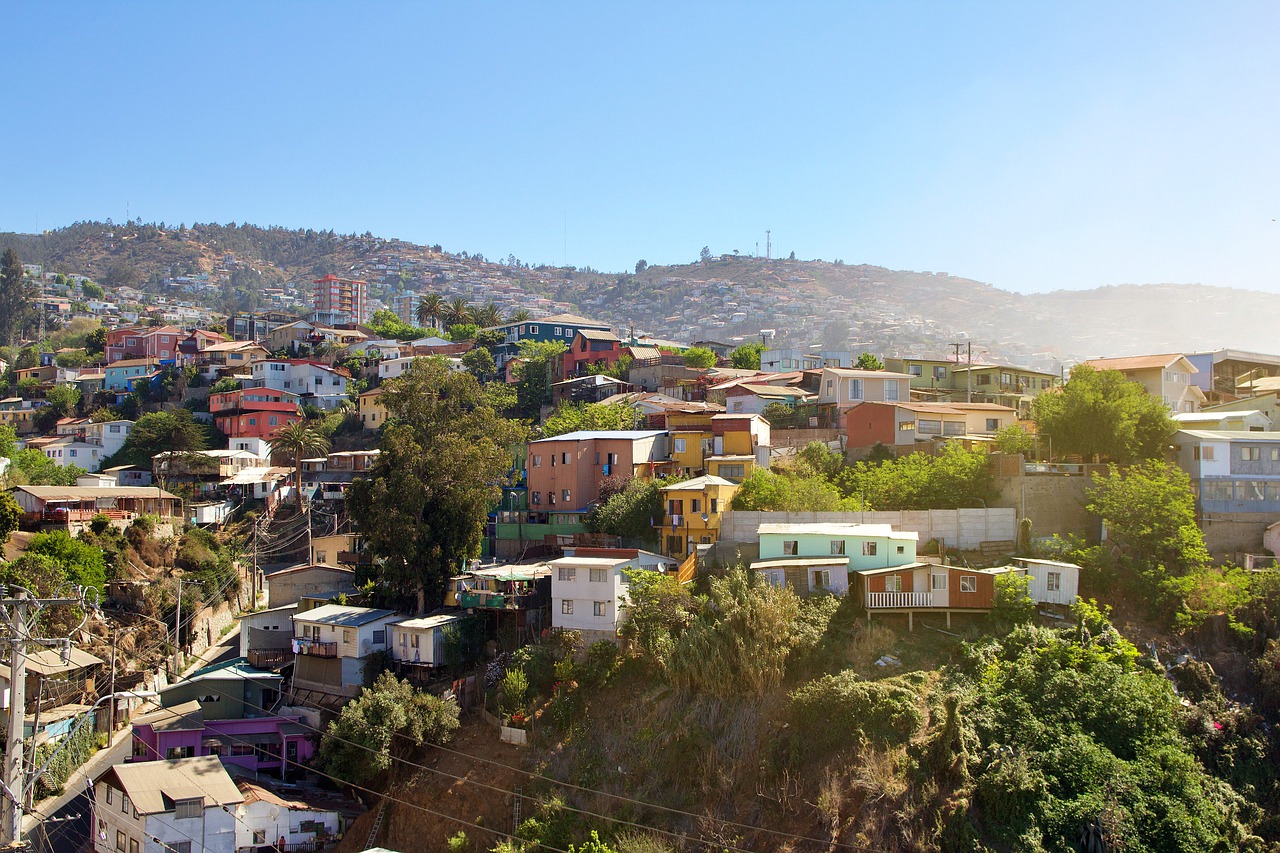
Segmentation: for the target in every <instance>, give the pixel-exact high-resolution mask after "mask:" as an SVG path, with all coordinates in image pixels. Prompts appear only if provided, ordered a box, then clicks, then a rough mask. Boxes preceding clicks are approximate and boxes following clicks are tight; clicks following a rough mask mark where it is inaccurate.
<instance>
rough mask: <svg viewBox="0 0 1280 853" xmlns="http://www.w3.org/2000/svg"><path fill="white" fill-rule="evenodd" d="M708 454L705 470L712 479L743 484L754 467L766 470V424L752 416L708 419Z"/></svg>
mask: <svg viewBox="0 0 1280 853" xmlns="http://www.w3.org/2000/svg"><path fill="white" fill-rule="evenodd" d="M711 432H712V439H711V441H712V446H711V455H710V456H707V457H706V458H705V460H704V461H705V463H706V471H707V473H708V474H710V475H712V476H713V477H720V478H721V479H725V480H732V481H733V482H735V483H740V482H742V480H743V479H745V478H746V477H748V476H750V474H751V472H752V470H754V469H755V468H756V466H758V465H759V466H763V467H765V468H767V467H769V462H768V459H769V422H768V421H767V420H765V419H764V418H763V417H762V416H760V415H754V414H736V413H728V414H719V415H712V416H711Z"/></svg>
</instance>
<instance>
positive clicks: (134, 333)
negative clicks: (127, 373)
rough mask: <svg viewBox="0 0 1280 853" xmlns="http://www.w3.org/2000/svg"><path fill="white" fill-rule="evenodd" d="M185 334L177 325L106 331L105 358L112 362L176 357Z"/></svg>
mask: <svg viewBox="0 0 1280 853" xmlns="http://www.w3.org/2000/svg"><path fill="white" fill-rule="evenodd" d="M186 338H187V334H186V333H185V332H183V331H182V330H181V329H179V328H178V327H177V326H157V327H155V328H145V329H137V328H122V329H109V330H108V331H107V342H106V359H107V363H108V364H113V363H115V362H117V361H121V360H123V359H131V358H155V359H160V360H162V361H168V360H171V359H176V358H177V357H178V345H179V344H181V343H182V342H183V341H184V340H186Z"/></svg>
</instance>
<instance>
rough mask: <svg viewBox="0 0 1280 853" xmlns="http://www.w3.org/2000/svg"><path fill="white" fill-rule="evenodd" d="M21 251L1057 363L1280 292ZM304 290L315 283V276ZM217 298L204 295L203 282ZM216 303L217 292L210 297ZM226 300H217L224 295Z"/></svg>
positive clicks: (386, 258) (1199, 325) (10, 240)
mask: <svg viewBox="0 0 1280 853" xmlns="http://www.w3.org/2000/svg"><path fill="white" fill-rule="evenodd" d="M0 245H15V246H16V247H17V248H18V251H19V253H20V254H21V256H22V258H23V260H24V261H26V262H29V263H40V264H44V265H45V267H46V268H47V269H48V270H50V271H55V272H65V273H82V274H86V275H89V276H92V277H93V278H95V279H97V280H99V281H101V282H103V283H105V284H107V285H108V286H113V285H114V286H120V285H124V284H132V285H139V286H144V287H149V289H160V288H162V287H163V282H164V280H165V279H166V278H169V277H173V276H180V275H198V274H205V275H208V276H209V277H210V279H211V280H212V281H214V282H218V281H223V280H226V281H230V280H231V279H232V276H233V275H234V274H236V271H237V270H238V271H241V272H242V273H243V272H244V271H247V272H248V273H249V276H248V278H247V279H246V278H245V277H244V275H243V274H242V275H241V278H240V279H239V280H240V282H241V283H243V282H244V281H246V280H247V281H249V282H251V286H256V287H266V286H271V285H275V284H279V283H282V282H294V283H298V284H303V285H305V283H306V282H307V281H308V279H309V278H310V277H312V276H315V275H322V274H325V273H338V274H342V275H349V276H353V277H359V278H364V279H366V280H367V281H369V282H370V285H371V292H372V295H373V297H374V298H375V299H380V300H383V301H389V300H390V298H391V297H392V296H393V295H395V294H398V293H402V292H406V291H421V290H431V291H434V292H439V293H442V294H444V295H446V296H453V295H460V296H463V297H465V298H467V299H468V300H470V301H472V302H477V303H480V302H486V301H494V302H496V303H497V304H498V305H499V307H501V308H504V309H505V310H508V311H510V310H514V309H515V308H519V307H529V305H530V301H531V300H532V302H533V304H535V305H536V306H538V307H544V308H546V309H547V310H548V311H549V312H550V311H562V310H563V311H572V312H573V313H579V314H584V315H586V316H591V317H597V318H600V319H603V320H607V321H609V322H611V323H613V324H615V325H616V326H617V327H619V328H622V329H628V328H634V329H636V330H637V331H644V332H648V333H650V334H653V335H656V336H658V337H663V338H671V339H676V340H685V341H693V340H698V339H712V340H722V341H724V342H726V343H732V342H734V341H735V340H743V339H746V340H753V339H755V338H757V337H758V336H759V335H760V333H761V330H768V329H772V330H775V332H776V338H775V340H776V341H777V342H778V345H792V346H808V345H822V346H825V347H827V348H831V349H843V348H852V349H854V350H858V351H862V350H868V351H872V352H877V353H879V354H882V355H899V354H913V355H937V356H941V355H945V354H946V353H948V352H950V351H951V350H950V346H949V344H950V343H951V342H953V341H958V340H972V341H974V344H975V357H981V358H984V359H985V358H988V357H989V358H991V359H995V360H1005V361H1010V362H1013V363H1019V364H1025V365H1027V366H1036V367H1040V368H1042V369H1048V370H1058V369H1059V368H1061V367H1062V366H1063V364H1064V363H1066V364H1070V363H1072V362H1074V361H1076V360H1079V359H1083V358H1089V357H1095V356H1098V355H1101V354H1107V355H1131V354H1137V353H1142V352H1163V351H1170V350H1178V351H1194V350H1200V349H1215V348H1220V347H1225V346H1232V347H1236V348H1240V349H1255V350H1262V351H1266V350H1268V349H1270V348H1272V344H1271V339H1272V335H1271V329H1270V328H1269V327H1268V326H1269V324H1268V322H1267V320H1268V318H1269V317H1273V316H1276V314H1277V313H1280V295H1276V294H1268V293H1260V292H1254V291H1245V290H1239V289H1233V288H1222V287H1213V286H1208V285H1202V284H1146V285H1135V284H1127V285H1120V286H1107V287H1097V288H1093V289H1088V290H1070V291H1066V290H1059V291H1054V292H1051V293H1042V294H1019V293H1013V292H1010V291H1006V290H1001V289H999V288H997V287H994V286H992V285H990V284H986V283H983V282H979V281H974V280H972V279H967V278H963V277H960V276H956V275H951V274H948V273H944V272H915V271H906V270H890V269H887V268H884V267H879V266H873V265H866V264H857V265H855V264H845V263H843V262H840V261H835V262H826V261H820V260H815V261H804V260H790V259H786V260H783V259H764V258H754V257H746V256H741V257H739V256H733V255H729V256H720V257H709V258H706V259H703V260H700V261H696V262H693V263H688V264H676V265H667V266H656V265H655V266H644V265H640V264H638V265H637V267H638V269H637V271H636V272H634V273H633V272H624V273H602V272H599V271H596V270H592V269H590V268H582V269H579V268H574V267H551V266H542V265H539V266H533V265H530V264H527V263H523V262H521V261H520V260H519V259H517V258H515V257H514V256H508V257H507V258H506V259H504V260H499V261H495V260H490V259H487V258H485V257H483V256H482V255H470V254H468V253H466V252H457V253H453V252H448V251H446V250H445V249H444V248H443V247H441V246H439V245H434V246H424V245H419V244H415V243H410V242H407V241H403V240H396V239H386V238H381V237H375V236H374V235H372V234H370V233H367V232H366V233H365V234H363V235H357V234H346V235H342V234H336V233H334V232H333V231H331V230H330V231H326V230H313V229H305V230H301V229H285V228H279V227H268V228H262V227H258V226H255V225H248V224H239V225H238V224H236V223H229V224H227V225H218V224H192V225H190V226H187V225H185V224H183V225H179V226H178V227H172V226H166V225H165V224H164V223H159V224H152V225H143V224H140V223H125V224H119V225H117V224H113V223H111V222H105V223H100V222H80V223H76V224H74V225H71V226H68V227H66V228H60V229H57V230H55V231H50V232H46V233H44V234H41V235H20V234H0ZM304 290H305V288H304ZM203 298H205V299H206V300H207V299H208V297H207V296H206V297H203ZM206 307H215V306H213V305H209V306H206ZM216 307H219V308H220V309H221V308H223V306H222V305H218V306H216Z"/></svg>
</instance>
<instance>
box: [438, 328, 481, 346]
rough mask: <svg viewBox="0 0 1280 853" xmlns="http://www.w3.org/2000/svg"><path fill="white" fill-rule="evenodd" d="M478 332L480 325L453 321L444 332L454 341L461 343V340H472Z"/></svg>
mask: <svg viewBox="0 0 1280 853" xmlns="http://www.w3.org/2000/svg"><path fill="white" fill-rule="evenodd" d="M479 332H480V327H479V326H477V325H476V324H475V323H453V324H452V325H450V326H449V331H448V332H446V333H445V334H446V335H447V336H448V338H449V340H451V341H453V342H454V343H462V342H463V341H470V340H474V339H475V336H476V335H477V334H479Z"/></svg>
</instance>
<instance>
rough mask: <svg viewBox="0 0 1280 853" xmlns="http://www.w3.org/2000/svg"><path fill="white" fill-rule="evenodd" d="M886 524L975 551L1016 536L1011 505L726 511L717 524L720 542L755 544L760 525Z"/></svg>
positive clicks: (945, 543) (1015, 523) (952, 546)
mask: <svg viewBox="0 0 1280 853" xmlns="http://www.w3.org/2000/svg"><path fill="white" fill-rule="evenodd" d="M813 523H822V524H888V525H890V526H892V527H893V529H894V530H901V531H907V532H915V533H918V534H919V535H920V544H921V545H923V544H924V543H925V542H928V541H929V540H930V539H938V540H940V541H941V542H942V543H943V544H944V545H946V547H947V548H949V549H960V550H962V551H976V550H978V549H979V548H980V547H981V545H982V543H983V542H991V541H1013V540H1016V539H1017V538H1018V521H1017V511H1016V510H1014V509H1013V508H1011V507H987V508H985V509H983V508H979V509H926V510H894V511H879V512H865V513H864V512H742V511H735V512H728V513H725V514H724V516H723V517H722V519H721V523H720V541H721V542H727V543H755V542H758V541H759V536H760V533H759V531H760V525H761V524H813Z"/></svg>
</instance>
